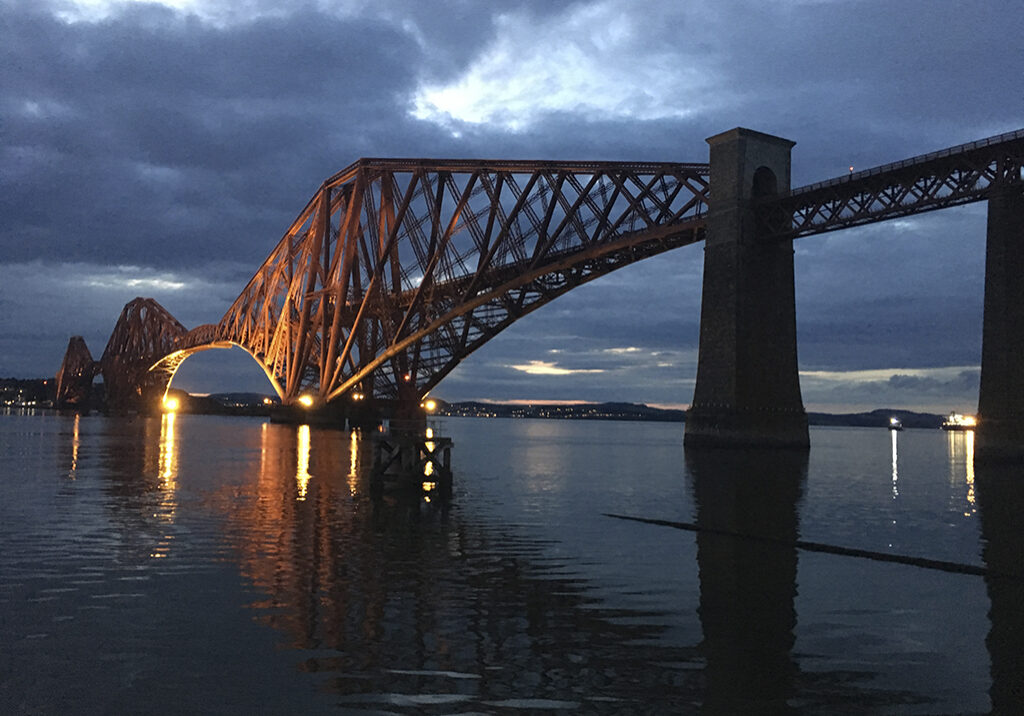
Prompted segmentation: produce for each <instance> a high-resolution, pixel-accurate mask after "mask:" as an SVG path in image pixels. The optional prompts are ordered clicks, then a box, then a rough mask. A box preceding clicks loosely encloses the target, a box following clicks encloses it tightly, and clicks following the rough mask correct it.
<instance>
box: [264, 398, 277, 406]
mask: <svg viewBox="0 0 1024 716" xmlns="http://www.w3.org/2000/svg"><path fill="white" fill-rule="evenodd" d="M263 404H264V405H273V404H274V400H273V399H272V398H264V399H263Z"/></svg>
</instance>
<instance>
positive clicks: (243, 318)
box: [58, 129, 1024, 453]
mask: <svg viewBox="0 0 1024 716" xmlns="http://www.w3.org/2000/svg"><path fill="white" fill-rule="evenodd" d="M708 141H709V143H710V145H711V154H710V163H709V164H683V163H644V162H524V161H476V160H396V159H363V160H360V161H358V162H356V163H355V164H353V165H351V166H350V167H348V168H347V169H345V170H343V171H342V172H340V173H338V174H336V175H335V176H333V177H331V178H329V179H328V180H327V181H325V182H324V183H323V185H322V186H321V187H320V189H319V190H318V191H317V193H316V194H315V196H314V197H313V198H312V199H311V200H310V202H309V203H308V204H307V206H306V207H305V209H304V210H303V211H302V212H301V213H300V214H299V216H298V217H297V218H296V220H295V221H294V222H293V223H292V225H291V226H290V227H289V228H288V230H287V231H286V232H285V235H284V237H283V238H282V239H281V241H280V242H279V243H278V245H277V246H276V247H275V248H274V249H273V251H272V252H271V254H270V256H269V257H268V258H267V260H266V261H265V262H264V264H263V265H262V266H261V267H260V268H259V270H258V271H257V272H256V274H255V276H253V278H252V279H251V280H250V281H249V283H248V284H247V285H246V287H245V288H244V290H243V291H242V293H241V294H240V295H239V297H238V298H237V299H236V300H235V302H234V303H233V304H232V306H231V307H230V308H229V309H228V311H227V313H225V315H224V317H223V318H222V319H221V320H220V321H219V322H218V323H216V324H211V325H205V326H200V327H198V328H194V329H192V330H187V329H186V328H185V327H184V326H182V325H181V324H180V323H179V322H177V321H176V320H175V319H174V318H173V317H172V316H171V315H170V314H169V313H167V312H166V311H165V310H164V309H163V308H161V307H160V306H159V305H158V304H156V302H155V301H152V300H151V299H136V300H135V301H132V302H131V303H129V304H128V305H127V306H126V307H125V310H124V312H123V313H122V315H121V318H120V320H119V321H118V323H117V326H116V327H115V330H114V333H113V335H112V336H111V339H110V341H109V342H108V344H107V347H106V350H105V351H104V353H103V356H102V357H101V359H100V360H99V361H96V362H94V361H93V360H92V358H91V356H90V355H89V352H88V349H87V348H86V346H85V344H84V342H83V341H81V339H80V338H73V339H72V341H71V343H70V344H69V347H68V352H67V355H66V356H65V360H64V364H63V365H62V368H61V371H60V374H59V380H58V390H59V393H58V398H59V400H60V401H62V402H64V403H74V402H76V401H80V400H82V399H83V398H84V396H85V395H86V393H87V391H88V386H89V385H90V384H91V381H92V378H93V376H94V375H95V374H96V373H97V372H102V373H103V376H104V383H105V385H106V386H107V390H108V395H109V398H110V400H111V401H112V402H113V403H114V404H120V405H125V404H130V403H135V404H138V403H139V402H140V401H146V400H152V399H153V397H154V396H158V395H160V394H161V392H163V391H165V390H166V388H167V387H168V386H169V384H170V381H171V379H172V377H173V375H174V372H175V371H176V370H177V368H178V367H179V366H180V365H181V363H182V362H183V361H184V360H186V359H187V358H188V357H189V356H190V355H193V354H194V353H196V352H198V351H201V350H207V349H210V348H220V347H229V346H240V347H242V348H243V349H245V350H246V351H247V352H248V353H249V354H250V355H251V356H252V357H253V358H254V359H255V360H256V361H257V362H258V363H259V364H260V366H261V367H262V368H263V370H264V372H265V373H266V375H267V377H268V379H269V380H270V382H271V384H272V385H273V386H274V389H275V390H276V391H277V393H278V395H279V397H280V398H281V400H282V402H283V403H285V404H286V405H291V404H294V403H295V402H296V401H298V400H299V399H300V397H302V396H304V395H306V396H309V397H311V398H315V399H316V400H317V401H319V403H320V404H322V405H323V404H327V405H331V406H334V409H335V410H337V411H341V412H342V413H344V412H352V411H353V410H355V408H356V406H357V405H358V407H359V408H360V410H361V411H362V412H363V413H366V414H370V415H392V416H394V415H399V416H405V415H414V414H416V413H417V411H418V406H419V404H420V401H421V400H422V398H423V397H424V396H425V395H426V394H427V392H429V391H430V390H431V389H432V388H433V387H434V386H435V385H437V383H438V382H439V381H441V380H442V379H443V378H444V376H446V375H447V374H448V373H450V372H451V371H452V370H453V369H454V368H455V367H456V366H457V365H458V364H459V362H460V361H461V360H463V359H464V358H465V357H466V356H468V355H469V354H470V353H472V352H473V351H474V350H476V349H477V348H479V347H480V346H481V345H483V344H484V343H486V342H487V341H488V340H490V339H491V338H492V337H494V336H495V335H496V334H497V333H499V332H500V331H502V330H504V329H505V328H506V327H508V326H509V325H511V324H512V323H513V322H514V321H516V320H518V319H519V318H521V317H523V316H525V315H526V314H528V313H530V312H532V311H534V310H536V309H537V308H539V307H541V306H543V305H545V304H546V303H548V302H549V301H551V300H553V299H555V298H557V297H558V296H560V295H562V294H564V293H565V292H567V291H569V290H571V289H572V288H574V287H576V286H578V285H581V284H583V283H586V282H588V281H591V280H593V279H595V278H598V277H600V276H603V275H605V274H607V273H609V272H611V271H614V270H615V269H617V268H620V267H623V266H626V265H629V264H630V263H633V262H635V261H638V260H640V259H643V258H647V257H650V256H654V255H656V254H659V253H661V252H663V251H667V250H670V249H673V248H678V247H680V246H684V245H687V244H691V243H695V242H698V241H701V240H704V239H706V246H705V262H704V286H703V301H702V309H701V342H700V356H699V363H698V371H697V384H696V388H695V392H694V399H693V405H692V408H691V411H690V413H689V416H688V417H689V419H688V422H687V428H686V440H687V443H688V444H691V445H700V444H726V445H743V444H746V445H767V446H806V445H807V443H808V437H807V420H806V415H805V413H804V409H803V403H802V398H801V395H800V386H799V379H798V373H797V360H796V321H795V303H794V291H793V252H792V241H793V239H794V238H798V237H803V236H809V235H813V234H819V233H823V232H827V231H833V230H837V229H843V228H848V227H853V226H860V225H864V224H867V223H872V222H877V221H884V220H887V219H891V218H895V217H901V216H907V215H910V214H916V213H920V212H925V211H932V210H935V209H941V208H945V207H950V206H956V205H961V204H966V203H969V202H975V201H988V203H989V221H988V240H987V262H986V264H987V265H986V286H985V325H984V343H983V352H982V384H981V396H980V400H979V413H980V415H981V417H982V420H983V423H982V425H983V427H982V432H980V433H979V445H978V448H979V452H986V451H987V452H989V453H996V452H1001V451H1003V450H1005V449H1009V450H1011V451H1019V450H1020V449H1022V448H1024V350H1021V348H1022V344H1024V283H1022V282H1021V281H1019V280H1018V277H1019V274H1020V270H1019V269H1020V267H1021V266H1022V265H1024V241H1021V240H1020V237H1021V234H1022V232H1024V191H1022V187H1024V181H1022V166H1024V130H1022V131H1018V132H1014V133H1010V134H1005V135H1001V136H999V137H994V138H992V139H988V140H983V141H979V142H973V143H970V144H966V145H961V146H958V147H954V148H951V149H947V150H944V151H941V152H935V153H932V154H929V155H925V156H920V157H915V158H913V159H908V160H905V161H901V162H897V163H894V164H890V165H886V166H883V167H879V168H876V169H871V170H867V171H863V172H859V173H855V174H851V175H849V176H843V177H840V178H837V179H833V180H831V181H826V182H821V183H818V184H813V185H810V186H806V187H802V188H799V189H794V190H790V189H789V184H790V179H789V178H790V150H791V148H792V146H793V144H792V142H789V141H787V140H783V139H779V138H777V137H771V136H769V135H764V134H760V133H758V132H752V131H750V130H744V129H735V130H732V131H729V132H726V133H723V134H720V135H717V136H715V137H712V138H710V139H709V140H708Z"/></svg>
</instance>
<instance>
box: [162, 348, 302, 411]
mask: <svg viewBox="0 0 1024 716" xmlns="http://www.w3.org/2000/svg"><path fill="white" fill-rule="evenodd" d="M231 348H241V349H242V350H243V351H244V352H245V353H246V355H248V356H249V357H250V358H252V359H253V360H254V361H256V364H257V365H259V367H260V369H261V370H262V371H263V374H264V375H265V376H266V377H267V380H268V381H270V384H271V386H272V387H273V388H274V392H275V393H277V397H278V398H279V399H282V400H283V399H284V389H283V388H282V387H281V382H280V381H279V380H278V379H277V376H275V375H274V373H273V372H272V371H271V370H270V369H269V368H268V367H267V364H266V363H264V362H263V361H262V360H260V358H259V356H257V355H256V354H254V353H253V352H252V351H251V350H250V349H249V348H248V347H247V346H245V345H242V344H241V343H237V342H235V341H215V342H211V343H204V344H200V345H196V346H192V347H190V348H182V349H179V350H176V351H174V352H172V353H169V354H167V355H166V356H164V357H163V358H161V359H160V360H158V361H156V362H155V363H154V364H153V365H151V366H150V368H149V372H150V373H153V374H156V375H161V376H164V377H165V378H166V382H165V387H164V391H163V396H162V398H166V397H167V393H168V392H169V391H170V389H171V384H172V383H173V381H174V376H175V375H176V374H177V372H178V370H179V369H180V368H181V366H182V365H183V364H184V363H185V361H186V360H188V359H189V358H191V357H192V356H194V355H196V354H197V353H204V352H206V351H209V350H230V349H231Z"/></svg>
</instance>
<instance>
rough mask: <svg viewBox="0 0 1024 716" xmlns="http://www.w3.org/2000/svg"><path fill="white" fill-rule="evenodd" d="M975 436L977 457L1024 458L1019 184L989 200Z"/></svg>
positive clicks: (1022, 199)
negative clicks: (979, 383)
mask: <svg viewBox="0 0 1024 716" xmlns="http://www.w3.org/2000/svg"><path fill="white" fill-rule="evenodd" d="M1018 171H1019V170H1018ZM976 433H977V443H976V446H975V455H976V456H977V457H978V458H980V459H983V460H1005V459H1013V460H1020V459H1024V191H1022V188H1021V185H1020V183H1019V182H1017V183H1012V182H1008V183H1007V184H1006V185H1005V186H1003V187H1000V188H999V189H997V190H995V191H993V192H992V194H991V195H990V196H989V200H988V229H987V236H986V242H985V318H984V324H983V329H982V347H981V389H980V391H979V395H978V428H977V430H976Z"/></svg>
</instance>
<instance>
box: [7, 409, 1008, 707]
mask: <svg viewBox="0 0 1024 716" xmlns="http://www.w3.org/2000/svg"><path fill="white" fill-rule="evenodd" d="M440 428H441V431H442V432H443V433H444V434H446V435H449V436H451V437H452V438H453V439H454V441H455V448H454V452H453V463H454V468H455V488H454V498H453V501H452V503H451V505H450V506H448V507H445V506H444V505H442V504H440V503H439V501H438V500H436V499H435V500H433V501H432V502H430V503H427V502H425V501H423V500H419V501H417V500H403V499H397V498H394V497H393V496H388V497H386V498H385V499H384V500H383V501H376V502H375V501H373V500H371V499H370V497H369V491H368V485H367V474H366V472H367V468H368V460H369V459H370V448H369V445H368V443H367V442H366V441H365V440H362V439H360V438H359V437H358V436H351V435H349V434H346V433H343V432H339V431H329V430H318V429H310V428H302V427H295V426H280V425H270V424H268V423H265V422H262V421H259V420H249V419H237V418H220V417H213V416H190V415H179V416H174V417H169V416H165V417H164V418H162V419H161V418H138V419H135V420H128V419H114V418H103V417H86V418H75V417H74V416H54V415H19V414H13V413H10V412H8V413H6V414H0V645H2V648H0V712H2V713H68V712H74V713H114V712H124V713H141V712H145V713H195V712H216V713H253V712H261V713H284V712H314V713H315V712H323V711H337V712H341V713H436V714H441V713H445V714H450V713H459V714H468V713H499V714H504V713H508V714H524V713H568V712H573V711H576V712H583V713H629V714H634V713H722V714H727V713H737V712H748V713H851V714H862V713H893V714H897V713H898V714H905V713H927V714H933V713H950V714H951V713H987V712H989V711H990V709H992V708H993V703H994V704H995V709H996V710H997V711H1002V712H1005V713H1015V712H1021V711H1024V695H1022V694H1024V688H1022V686H1024V683H1022V679H1024V676H1022V674H1024V663H1022V660H1021V659H1022V657H1021V656H1020V652H1021V644H1022V643H1024V613H1022V612H1024V606H1022V605H1024V586H1022V585H1024V581H1022V580H1017V579H1009V578H1002V577H993V576H989V577H982V576H977V575H970V574H957V573H949V572H941V571H934V570H927V569H921V568H917V567H913V566H909V565H904V564H893V563H886V562H878V561H872V560H867V559H856V558H851V557H843V556H836V555H830V554H821V553H815V552H808V551H804V550H797V549H795V548H794V547H792V546H787V545H791V544H792V542H793V541H794V540H797V539H801V540H808V541H814V542H823V543H829V544H836V545H842V546H847V547H857V548H862V549H865V550H873V551H879V552H885V553H894V554H903V555H909V556H918V557H925V558H930V559H939V560H946V561H950V562H957V563H963V564H968V565H974V566H980V567H990V568H992V569H994V570H998V571H1020V565H1021V563H1022V556H1021V545H1022V544H1024V527H1020V526H1018V525H1017V522H1016V519H1017V515H1018V514H1019V513H1020V511H1021V510H1022V509H1024V497H1022V493H1024V479H1016V478H1017V477H1018V476H1017V474H1016V473H1014V472H1013V471H998V470H997V471H992V470H984V469H983V467H982V466H980V465H979V466H977V467H975V466H973V465H972V462H971V458H972V449H973V444H972V441H971V438H972V436H971V434H969V433H966V434H965V433H942V432H941V431H920V430H907V431H904V432H902V433H899V434H895V433H889V432H888V431H882V430H869V429H814V430H812V433H811V442H812V449H811V451H810V453H809V454H808V455H795V456H794V455H786V454H783V455H773V454H771V453H762V454H753V455H750V454H746V455H744V454H736V453H721V452H712V453H710V454H708V453H696V454H694V453H687V454H684V451H683V448H682V445H681V443H682V440H681V431H682V429H681V426H680V425H676V424H659V423H626V422H578V421H531V420H473V419H446V420H443V421H441V425H440ZM894 441H895V442H894ZM606 513H615V514H620V515H626V516H636V517H646V518H657V519H664V520H670V521H677V522H685V523H696V524H698V525H700V526H701V527H710V528H716V529H724V530H730V531H733V532H741V533H746V534H755V535H758V536H764V537H772V538H775V539H776V540H780V541H781V542H782V543H784V544H782V543H780V542H778V541H776V542H765V541H758V540H751V539H741V538H737V537H733V536H728V535H723V534H721V533H715V532H707V531H704V532H699V533H694V532H691V531H685V530H679V529H673V528H671V527H665V526H657V525H651V524H643V523H638V522H633V521H627V520H621V519H614V518H611V517H608V516H605V514H606Z"/></svg>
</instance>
